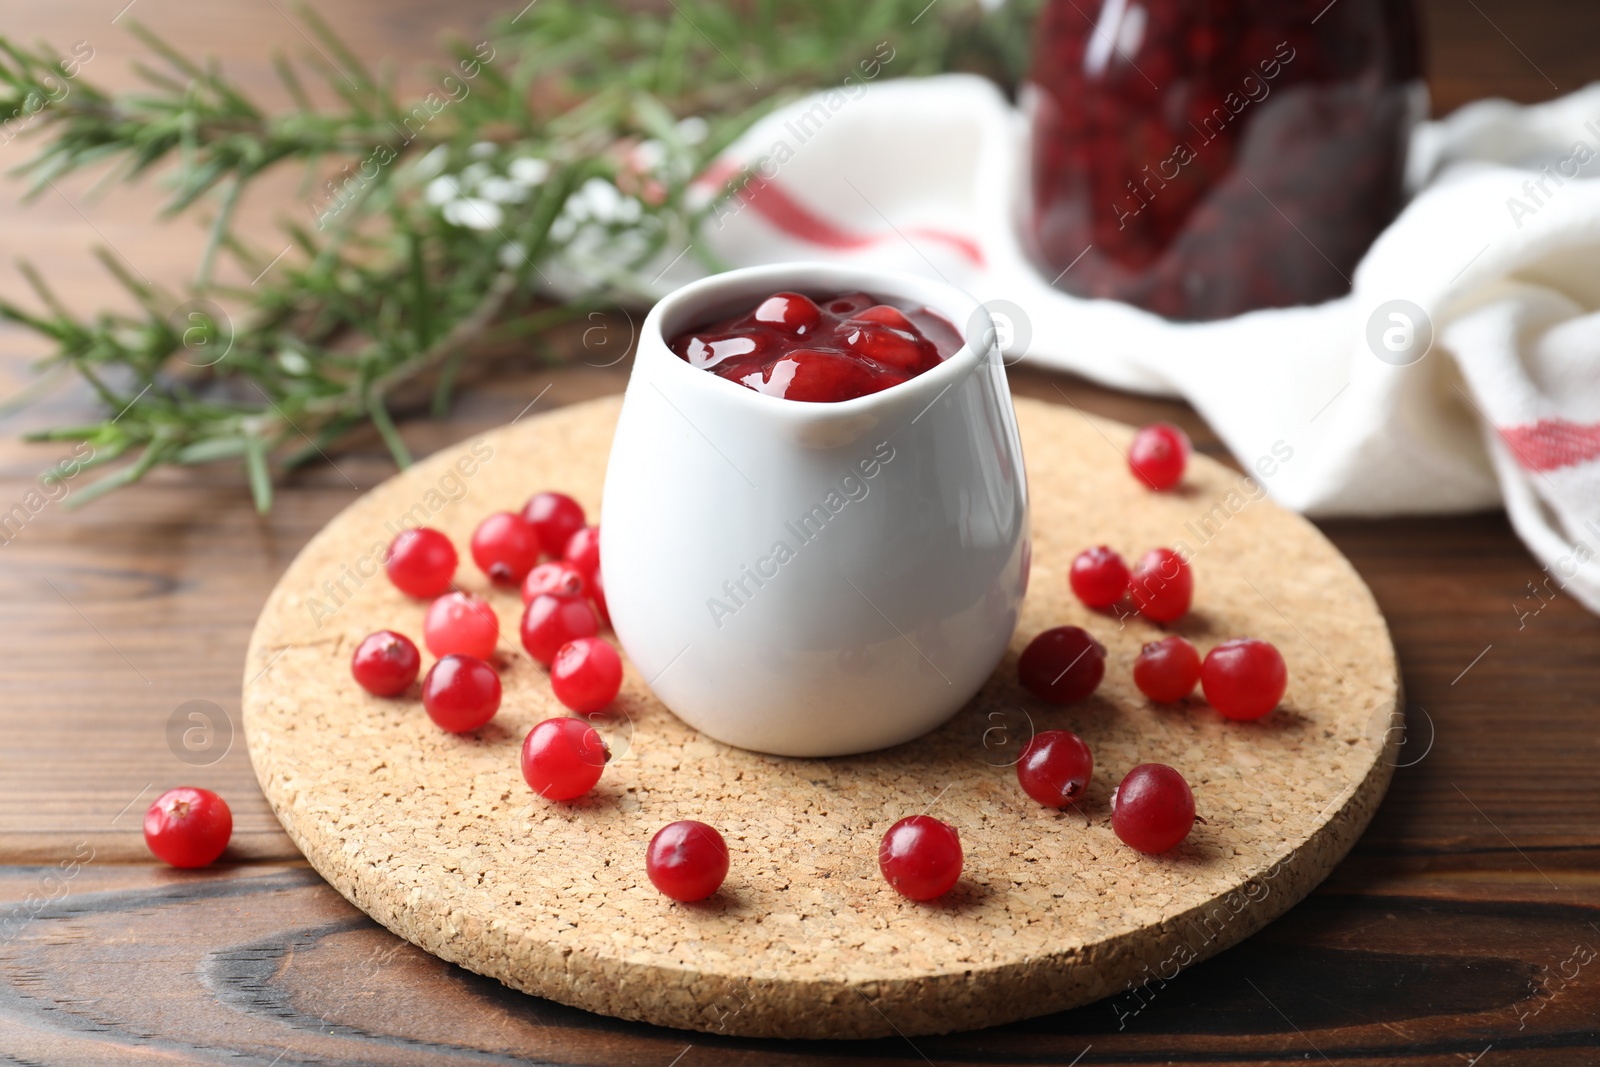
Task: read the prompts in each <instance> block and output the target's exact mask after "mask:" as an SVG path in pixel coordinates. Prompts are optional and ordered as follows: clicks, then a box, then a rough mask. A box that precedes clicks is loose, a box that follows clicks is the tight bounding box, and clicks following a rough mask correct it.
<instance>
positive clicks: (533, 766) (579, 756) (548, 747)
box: [522, 716, 611, 800]
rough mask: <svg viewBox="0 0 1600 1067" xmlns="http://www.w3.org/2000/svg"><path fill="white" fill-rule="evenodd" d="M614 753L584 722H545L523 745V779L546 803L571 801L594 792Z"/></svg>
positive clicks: (562, 719) (598, 732)
mask: <svg viewBox="0 0 1600 1067" xmlns="http://www.w3.org/2000/svg"><path fill="white" fill-rule="evenodd" d="M610 758H611V752H610V750H609V749H607V748H606V743H605V739H604V738H602V737H601V736H600V731H598V730H596V729H595V728H594V727H593V726H590V725H589V724H588V723H586V722H584V721H583V720H582V719H569V718H566V717H565V716H562V717H560V718H555V719H546V720H544V721H543V722H541V723H540V724H539V725H537V726H535V727H534V728H533V729H531V730H529V731H528V736H527V737H526V738H524V739H523V742H522V777H523V778H524V779H525V780H526V781H527V783H528V785H529V786H531V787H532V789H533V791H534V792H535V793H538V794H539V795H540V796H542V797H544V798H545V799H546V800H571V799H572V798H574V797H581V796H583V794H585V793H587V792H588V791H589V790H591V789H593V788H594V785H595V783H596V782H598V781H599V780H600V772H601V771H604V770H605V768H606V761H607V760H609V759H610Z"/></svg>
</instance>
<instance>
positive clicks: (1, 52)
mask: <svg viewBox="0 0 1600 1067" xmlns="http://www.w3.org/2000/svg"><path fill="white" fill-rule="evenodd" d="M1036 2H1037V0H1013V3H1011V4H1010V5H1008V6H1007V7H1006V8H1003V9H1002V10H1001V12H1000V13H999V14H997V15H995V14H991V15H988V16H985V15H983V13H982V12H981V11H980V10H979V8H978V6H977V5H976V4H975V3H974V2H973V0H935V3H933V4H931V5H930V4H928V3H927V0H806V2H805V3H803V4H801V3H781V2H779V0H746V2H742V3H738V4H725V3H719V2H716V0H670V4H669V5H668V6H667V7H665V8H663V9H662V10H661V11H659V12H651V11H639V10H635V9H634V7H633V5H631V4H627V3H625V2H624V0H590V2H587V3H583V4H566V3H552V2H545V3H535V4H532V5H530V6H528V7H527V8H524V9H523V10H522V11H521V12H520V13H518V14H515V15H513V16H511V17H508V18H505V19H503V20H502V21H501V22H500V23H499V24H498V25H497V27H496V30H495V32H494V34H493V35H492V36H491V37H490V38H489V39H488V40H486V41H484V42H481V43H478V44H476V45H473V44H458V45H455V46H454V47H453V48H452V50H451V53H452V54H451V60H452V62H451V65H450V66H449V67H447V68H443V69H441V70H440V71H438V73H437V75H436V78H435V85H436V88H435V90H434V91H433V92H431V93H429V94H426V95H425V96H424V97H422V98H421V99H417V100H400V99H398V98H397V97H396V96H395V94H394V93H393V92H392V90H391V89H390V88H389V87H388V85H387V84H386V81H385V80H384V79H381V78H379V77H376V76H374V75H373V74H372V73H371V72H369V71H368V70H367V69H366V68H365V67H364V66H363V65H362V64H361V63H360V62H359V60H358V59H357V58H356V57H355V55H354V54H353V53H352V52H351V51H350V49H349V48H347V47H346V46H345V45H344V43H343V42H341V41H339V40H338V38H337V37H335V36H334V34H333V33H332V32H331V31H330V30H329V29H328V28H327V27H326V26H325V25H324V24H323V23H322V22H321V21H320V20H318V19H317V18H316V16H315V15H314V14H313V13H311V12H310V11H309V10H305V11H302V12H301V17H302V19H303V20H304V21H305V23H306V27H307V30H308V32H309V33H311V34H312V35H313V36H314V37H315V38H316V39H317V41H318V43H319V46H320V47H319V49H318V50H317V51H316V52H315V53H313V54H312V55H310V56H308V57H307V58H306V59H305V60H303V61H302V62H301V63H300V64H299V65H298V66H297V65H296V64H294V63H291V62H290V61H289V60H287V59H285V58H281V57H280V58H279V59H278V61H277V63H276V69H277V71H278V74H279V77H280V78H281V79H282V81H283V83H284V86H285V89H286V90H287V92H288V94H289V96H290V98H291V99H292V100H294V101H295V104H296V106H295V108H294V109H293V110H291V111H288V112H287V113H281V114H275V113H271V112H269V111H267V110H265V109H263V108H262V107H260V106H258V105H257V104H256V103H255V102H253V101H252V100H251V99H249V97H248V96H247V95H246V94H245V93H244V92H243V91H242V90H240V89H239V88H237V87H236V86H235V85H233V84H232V83H231V82H230V81H229V80H228V79H227V77H226V76H225V75H224V74H223V73H222V72H221V71H220V70H218V69H217V68H216V66H215V65H214V64H209V63H201V62H197V61H195V60H194V59H192V58H191V57H188V56H185V55H183V54H182V53H181V52H179V51H177V50H176V49H174V48H172V47H171V46H170V45H168V44H166V43H165V42H163V41H162V40H160V39H159V38H157V37H156V36H155V35H153V34H151V33H149V32H148V31H145V30H143V29H142V28H136V29H135V32H137V33H138V34H139V35H140V36H141V37H142V38H143V39H144V42H145V43H146V45H147V46H148V47H149V49H150V52H151V58H152V63H151V64H139V65H138V66H137V68H136V69H137V70H138V72H139V73H140V75H141V77H142V78H143V80H144V82H145V84H146V88H144V89H142V90H139V91H137V92H130V93H125V94H115V95H114V94H111V93H108V92H105V91H103V90H101V89H98V88H96V87H94V86H93V85H92V84H90V83H89V82H88V81H87V80H86V79H85V78H84V77H83V76H82V70H81V64H79V63H77V62H76V61H74V59H73V57H72V55H71V54H61V53H57V52H55V51H52V50H50V49H48V48H43V47H40V48H36V49H32V50H30V49H26V48H23V47H21V46H18V45H16V44H14V43H12V42H10V41H8V40H5V39H4V38H0V114H14V115H20V116H26V121H25V122H22V123H20V125H24V126H26V129H25V130H23V133H24V135H26V136H33V137H36V138H40V139H42V142H43V143H42V146H41V147H40V149H39V150H38V152H37V153H36V154H35V155H34V156H33V157H32V158H31V159H29V160H28V161H27V163H26V164H24V165H23V166H22V167H21V168H20V170H21V171H22V172H23V173H24V174H26V175H27V176H28V177H29V178H30V179H31V184H30V186H29V194H28V195H30V196H31V195H37V194H38V193H39V192H40V191H41V190H43V189H46V188H48V187H50V186H51V185H52V184H53V183H55V182H57V181H58V180H59V179H61V178H63V177H65V176H67V175H71V174H74V173H78V172H84V171H97V172H99V173H100V185H101V186H106V185H110V184H115V183H122V182H132V181H136V180H138V179H140V178H141V177H142V176H145V175H147V174H152V173H156V174H159V175H161V176H162V177H163V178H164V179H165V180H166V182H167V183H168V185H169V187H170V195H169V196H168V198H167V200H166V202H165V204H164V206H163V212H164V214H167V215H179V214H185V213H194V212H196V211H198V210H200V209H201V205H210V206H211V210H212V216H211V220H210V223H209V231H208V240H207V243H206V245H205V250H204V252H203V253H202V256H201V259H200V262H199V263H198V264H197V266H196V271H195V277H194V281H193V283H192V284H191V285H190V286H189V288H188V289H187V290H186V291H185V292H184V293H181V294H176V293H169V292H166V291H164V290H162V289H160V288H158V287H157V286H155V285H153V284H151V283H149V282H147V281H146V280H145V279H143V278H142V277H140V276H138V275H137V274H136V273H135V272H133V271H130V270H128V269H127V267H126V266H125V265H124V264H123V263H121V262H120V261H119V260H118V259H117V258H115V257H114V256H113V255H111V254H110V253H102V254H101V260H102V262H103V263H104V264H105V265H106V267H107V268H108V269H109V270H111V271H112V273H113V274H114V275H116V277H117V278H118V279H119V281H120V282H121V283H122V284H123V285H124V286H125V287H126V288H127V290H128V291H129V292H130V294H132V296H133V297H134V299H135V301H136V302H137V305H138V307H139V312H138V313H135V314H127V313H122V312H112V311H101V312H99V313H96V314H93V315H89V316H82V315H79V314H77V313H75V312H73V311H72V310H70V309H69V308H68V307H67V305H66V304H65V303H64V302H63V301H61V300H60V299H59V298H58V297H57V296H56V295H55V294H54V293H53V292H52V291H51V290H50V289H49V287H48V286H47V285H46V283H45V281H44V279H42V278H41V277H40V276H39V275H38V274H37V273H36V272H35V271H33V270H32V269H31V268H30V267H27V266H26V265H24V275H25V277H26V278H27V279H28V281H29V283H30V284H31V285H32V287H33V289H34V292H35V296H36V298H37V300H38V303H39V304H40V305H41V306H42V310H29V309H27V308H25V307H23V306H22V305H21V304H19V303H16V302H13V301H11V300H7V299H0V316H3V317H4V318H6V319H9V320H11V321H12V322H16V323H19V324H21V325H23V326H25V327H27V328H29V329H31V330H33V331H34V332H36V333H38V334H40V335H41V336H43V337H45V338H47V339H48V341H49V343H50V344H51V345H52V346H53V349H54V351H53V352H52V354H50V355H49V356H47V357H46V358H45V359H43V360H42V361H40V364H39V367H38V369H39V371H40V372H41V374H42V375H44V376H45V377H46V380H54V381H57V382H64V381H70V380H71V379H72V378H74V377H75V378H77V379H80V380H82V381H84V382H86V383H88V385H89V386H90V387H91V388H92V389H93V390H94V391H95V392H96V393H97V395H98V396H99V397H100V399H101V401H102V402H103V404H104V406H105V409H106V415H105V417H104V419H102V420H101V421H98V422H95V423H92V424H89V425H83V426H68V427H59V428H55V429H51V430H46V431H43V432H41V433H37V434H34V435H32V437H33V438H35V439H44V440H73V441H86V442H89V443H90V444H91V445H93V447H94V453H93V455H94V460H93V463H92V464H84V465H85V466H90V465H99V464H104V463H111V462H118V461H122V462H123V464H124V465H122V466H120V467H118V468H117V469H115V470H113V471H112V472H111V473H109V474H107V475H104V476H102V477H101V479H100V480H99V481H97V482H95V483H93V484H92V485H90V486H88V487H86V488H84V489H79V490H77V491H76V492H75V493H74V495H73V499H74V500H75V501H76V502H78V503H82V502H84V501H87V500H90V499H93V498H94V497H97V496H99V495H101V494H103V493H105V492H107V491H109V490H111V489H115V488H119V487H121V486H125V485H129V484H132V483H133V482H136V481H138V480H139V479H140V478H142V477H143V476H144V475H145V474H146V473H148V472H149V471H151V470H153V469H155V468H156V467H158V466H161V465H164V464H178V465H184V464H195V463H210V462H217V461H231V462H237V463H238V464H239V465H240V467H241V470H242V471H243V473H244V475H245V480H246V482H247V484H248V485H249V487H250V489H251V492H252V494H253V496H254V499H255V503H256V506H257V507H258V508H259V509H260V510H262V511H266V510H267V509H268V508H269V507H270V505H271V500H272V483H273V470H274V468H277V469H278V470H280V471H281V470H288V469H292V468H293V467H295V466H297V465H299V464H301V463H304V462H306V461H307V460H308V459H314V458H316V457H318V456H320V455H321V454H323V453H324V452H325V451H326V450H328V449H330V448H333V447H336V445H337V443H338V442H339V440H340V439H341V438H343V437H344V436H345V435H346V434H349V433H351V432H353V431H355V430H356V429H358V428H360V427H362V426H364V425H368V424H370V425H372V426H373V427H374V428H375V429H376V430H377V432H378V434H379V436H380V437H381V438H382V439H383V440H384V442H385V443H386V444H387V445H388V447H389V449H390V451H391V452H392V453H393V455H394V458H395V461H396V463H398V464H400V465H401V466H405V465H406V464H408V463H409V462H410V460H411V456H410V452H409V450H408V449H407V447H406V445H405V443H404V441H403V440H402V438H401V436H400V434H399V432H398V430H397V429H396V427H395V422H394V419H395V416H396V414H399V413H402V412H404V411H407V410H409V409H410V407H411V406H412V404H413V403H414V401H413V400H411V399H406V398H407V397H410V396H412V395H414V394H415V393H416V390H415V389H414V388H413V389H404V388H403V387H407V386H415V385H418V384H426V385H427V386H429V387H430V388H431V390H432V397H431V401H432V405H433V410H434V411H435V412H436V413H439V412H443V411H444V410H445V409H446V407H447V405H448V403H449V399H450V396H451V393H452V390H453V388H454V386H455V384H456V383H457V382H458V381H459V379H460V376H461V374H462V371H463V366H464V364H465V363H467V362H469V361H471V360H472V359H473V358H474V357H475V356H477V355H478V354H479V353H480V352H481V351H482V350H483V349H484V348H485V347H487V346H486V345H485V343H484V342H485V341H487V340H489V339H491V336H492V335H499V336H502V337H505V336H516V335H520V336H525V337H526V336H529V335H533V334H537V333H538V332H539V331H542V330H546V329H549V328H550V327H552V326H555V325H558V324H559V323H561V322H562V321H565V320H567V319H570V318H574V317H577V316H580V315H583V314H587V313H588V312H590V311H591V310H593V309H595V308H597V307H604V306H606V305H608V304H611V303H615V302H618V301H624V300H628V299H637V298H638V297H639V296H640V295H641V294H642V293H643V292H644V291H645V288H646V287H645V285H644V282H643V278H642V277H641V274H640V272H641V271H642V270H643V269H644V268H645V266H646V264H650V263H653V262H656V261H657V260H658V258H659V257H660V255H661V253H662V251H663V250H664V249H667V248H668V246H669V245H670V246H671V247H674V248H681V247H685V246H688V247H690V248H691V249H692V250H693V251H694V252H695V254H696V255H698V256H700V257H702V260H703V261H706V260H708V254H707V253H706V251H705V250H704V248H702V247H700V245H699V242H698V240H697V233H698V227H699V225H700V223H701V222H702V221H703V219H704V218H705V217H706V215H707V213H708V211H709V210H711V208H712V207H713V206H714V205H706V204H698V205H697V204H696V203H695V202H694V200H693V199H692V198H691V196H690V192H689V185H690V182H691V180H692V178H693V177H694V176H695V175H696V174H698V173H700V172H701V171H702V170H703V169H704V167H705V166H706V164H708V163H709V162H710V161H711V160H712V159H713V158H715V156H716V155H717V154H718V153H720V152H721V151H722V149H724V148H725V147H726V146H727V145H728V144H729V143H730V142H731V141H732V140H733V139H734V138H735V137H737V136H738V135H739V134H740V133H741V132H743V131H744V130H745V129H747V128H748V127H749V125H750V124H751V123H752V122H753V121H755V119H756V118H758V117H760V115H762V114H764V113H765V112H766V111H767V110H769V109H770V108H772V107H774V106H776V105H777V104H779V103H781V102H782V101H784V100H785V99H788V98H791V97H793V96H794V95H796V94H798V93H800V92H803V91H805V90H807V89H811V88H814V87H817V86H820V85H825V84H830V83H836V82H837V81H838V80H840V79H841V78H842V77H843V76H844V75H846V74H848V73H849V72H850V71H851V70H852V69H853V68H854V66H855V64H856V63H857V62H858V60H859V59H861V58H862V57H865V56H870V55H872V54H873V50H874V48H875V47H876V46H877V45H878V43H879V42H882V41H888V42H890V43H891V44H892V46H893V48H894V49H895V54H896V57H897V58H896V63H895V66H894V69H893V71H892V73H893V74H895V75H897V76H898V75H907V74H925V73H931V72H935V71H939V70H948V69H958V68H959V69H977V70H983V71H986V72H988V73H991V74H993V75H995V76H997V77H999V78H1002V79H1005V78H1011V77H1014V76H1015V74H1016V71H1017V70H1018V69H1019V67H1020V63H1021V59H1022V55H1021V53H1022V51H1023V49H1024V48H1025V47H1026V42H1027V36H1026V31H1025V27H1026V25H1027V24H1028V22H1029V20H1030V18H1031V15H1032V10H1033V8H1034V6H1036ZM305 72H310V73H311V74H314V75H315V76H316V77H317V78H318V79H319V80H320V82H321V83H322V84H323V85H324V86H325V87H326V88H327V89H329V90H331V92H332V95H333V97H334V98H335V100H336V101H337V103H336V104H334V105H333V106H328V107H318V106H317V105H315V104H314V103H313V100H312V94H311V93H310V92H309V91H308V90H307V88H306V84H305V81H304V73H305ZM14 121H15V120H14ZM286 165H298V166H301V167H303V168H305V174H306V182H305V185H304V189H305V190H307V192H308V193H309V194H310V195H309V196H308V203H307V207H308V208H309V209H310V210H309V211H307V212H306V213H305V214H304V215H302V216H301V221H299V222H290V223H287V224H286V235H285V236H286V239H287V241H288V247H287V249H286V254H285V253H274V252H272V250H270V249H269V250H261V249H256V248H254V247H252V246H251V245H250V244H249V243H248V242H247V241H246V239H245V238H244V236H243V235H241V234H240V233H238V232H236V230H235V228H234V209H235V206H236V205H237V204H238V203H239V200H240V198H241V196H242V195H243V194H244V193H245V191H246V190H247V189H248V188H249V186H250V185H251V183H252V182H254V181H255V180H256V179H258V178H260V177H261V176H262V175H263V174H265V173H267V172H269V171H272V170H274V169H276V168H279V167H282V166H286ZM330 171H332V172H333V173H332V175H331V177H330ZM224 259H231V260H232V261H233V262H234V263H235V264H236V265H237V266H238V267H240V268H242V270H243V272H244V274H245V276H247V277H251V278H254V279H255V281H254V282H252V283H251V284H250V285H248V286H239V285H232V286H229V285H225V284H222V283H219V282H218V281H217V280H216V278H217V268H218V266H219V264H220V263H221V262H222V261H223V260H224ZM574 265H578V266H580V267H581V268H582V269H581V270H577V271H574V269H573V268H574ZM708 265H709V266H714V264H710V263H709V262H708ZM574 278H576V279H577V281H576V283H575V282H574ZM558 279H559V280H560V281H561V284H559V285H558V284H557V280H558ZM558 292H559V293H560V294H561V295H559V296H557V295H556V294H557V293H558ZM63 372H65V373H63Z"/></svg>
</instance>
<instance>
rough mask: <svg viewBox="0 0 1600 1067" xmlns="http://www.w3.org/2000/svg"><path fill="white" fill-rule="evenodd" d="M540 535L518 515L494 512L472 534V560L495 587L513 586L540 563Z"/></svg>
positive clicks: (507, 512)
mask: <svg viewBox="0 0 1600 1067" xmlns="http://www.w3.org/2000/svg"><path fill="white" fill-rule="evenodd" d="M540 551H541V549H540V545H539V533H538V531H537V530H535V529H534V528H533V524H532V523H530V522H528V521H527V520H526V519H524V518H523V517H522V516H521V515H514V514H512V513H511V512H509V511H497V512H495V513H494V514H493V515H490V516H489V517H488V518H487V519H484V520H483V521H482V522H481V523H479V524H478V528H477V529H476V530H474V531H473V533H472V561H473V562H474V563H476V564H477V565H478V569H479V570H480V571H482V572H483V573H484V574H487V575H488V576H489V580H490V581H491V582H493V583H494V584H495V585H516V584H517V583H518V582H520V581H522V579H524V578H526V577H527V576H528V572H529V571H530V570H532V569H533V565H534V564H535V563H538V562H539V552H540Z"/></svg>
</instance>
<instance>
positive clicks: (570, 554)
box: [561, 526, 600, 578]
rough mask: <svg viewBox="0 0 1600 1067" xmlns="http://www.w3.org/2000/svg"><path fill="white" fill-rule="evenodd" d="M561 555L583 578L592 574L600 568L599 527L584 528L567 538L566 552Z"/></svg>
mask: <svg viewBox="0 0 1600 1067" xmlns="http://www.w3.org/2000/svg"><path fill="white" fill-rule="evenodd" d="M561 555H562V556H563V557H564V558H565V559H566V561H567V562H568V563H570V564H572V565H573V566H574V567H576V568H578V570H579V572H580V573H582V574H583V576H584V577H585V578H587V577H588V576H589V575H591V574H593V573H594V572H595V571H596V570H598V569H599V568H600V527H598V526H585V527H584V528H583V529H581V530H579V531H578V532H577V533H575V534H573V535H572V536H571V537H569V538H567V548H566V551H564V552H563V553H561Z"/></svg>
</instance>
